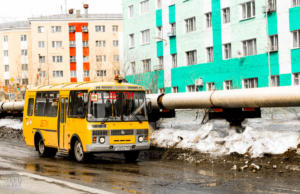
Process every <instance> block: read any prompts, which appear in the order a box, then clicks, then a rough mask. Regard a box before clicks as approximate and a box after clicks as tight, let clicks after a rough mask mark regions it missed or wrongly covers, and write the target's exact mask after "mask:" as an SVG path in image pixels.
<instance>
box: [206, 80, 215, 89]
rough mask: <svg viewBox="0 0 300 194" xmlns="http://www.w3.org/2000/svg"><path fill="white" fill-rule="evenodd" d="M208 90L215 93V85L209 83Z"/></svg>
mask: <svg viewBox="0 0 300 194" xmlns="http://www.w3.org/2000/svg"><path fill="white" fill-rule="evenodd" d="M206 89H207V91H213V90H215V83H214V82H208V83H207V84H206Z"/></svg>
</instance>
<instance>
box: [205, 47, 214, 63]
mask: <svg viewBox="0 0 300 194" xmlns="http://www.w3.org/2000/svg"><path fill="white" fill-rule="evenodd" d="M206 57H207V59H206V61H207V62H213V61H214V49H213V47H207V48H206Z"/></svg>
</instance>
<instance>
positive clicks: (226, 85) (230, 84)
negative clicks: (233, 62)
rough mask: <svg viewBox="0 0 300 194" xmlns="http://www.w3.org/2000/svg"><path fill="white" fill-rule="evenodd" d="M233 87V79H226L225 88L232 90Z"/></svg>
mask: <svg viewBox="0 0 300 194" xmlns="http://www.w3.org/2000/svg"><path fill="white" fill-rule="evenodd" d="M231 89H232V80H227V81H224V90H231Z"/></svg>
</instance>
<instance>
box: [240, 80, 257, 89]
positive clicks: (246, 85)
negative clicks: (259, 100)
mask: <svg viewBox="0 0 300 194" xmlns="http://www.w3.org/2000/svg"><path fill="white" fill-rule="evenodd" d="M243 82H244V88H257V87H258V79H257V78H249V79H244V80H243Z"/></svg>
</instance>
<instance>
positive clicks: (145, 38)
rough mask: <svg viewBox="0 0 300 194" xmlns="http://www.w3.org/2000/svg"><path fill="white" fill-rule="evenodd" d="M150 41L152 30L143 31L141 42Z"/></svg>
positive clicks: (147, 42)
mask: <svg viewBox="0 0 300 194" xmlns="http://www.w3.org/2000/svg"><path fill="white" fill-rule="evenodd" d="M149 43H150V30H149V29H148V30H143V31H141V44H149Z"/></svg>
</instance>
